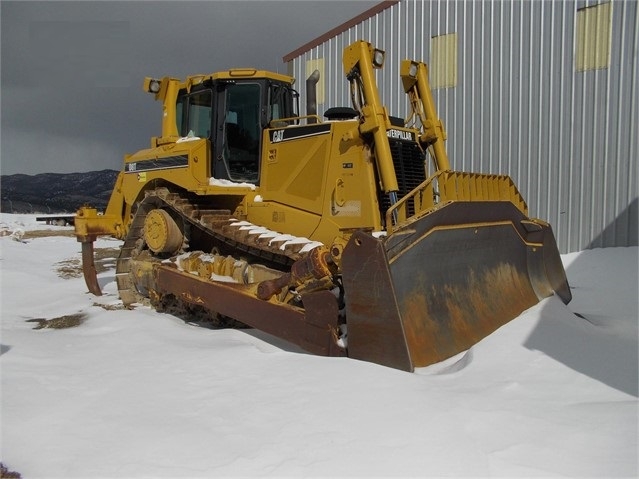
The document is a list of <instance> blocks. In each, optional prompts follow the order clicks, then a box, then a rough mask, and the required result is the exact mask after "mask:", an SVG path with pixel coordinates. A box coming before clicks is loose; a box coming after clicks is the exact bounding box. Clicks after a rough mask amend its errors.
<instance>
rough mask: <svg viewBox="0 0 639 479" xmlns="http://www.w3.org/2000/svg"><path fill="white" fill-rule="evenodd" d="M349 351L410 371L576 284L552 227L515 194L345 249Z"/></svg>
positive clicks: (365, 237) (452, 209)
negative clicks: (514, 199)
mask: <svg viewBox="0 0 639 479" xmlns="http://www.w3.org/2000/svg"><path fill="white" fill-rule="evenodd" d="M342 270H343V282H344V289H345V292H346V297H345V300H346V318H347V322H348V356H349V357H352V358H356V359H362V360H365V361H371V362H374V363H378V364H382V365H386V366H390V367H394V368H397V369H403V370H406V371H413V369H414V368H416V367H424V366H428V365H430V364H433V363H436V362H440V361H442V360H444V359H447V358H449V357H452V356H454V355H455V354H458V353H460V352H462V351H465V350H467V349H468V348H470V347H471V346H472V345H473V344H475V343H477V342H478V341H480V340H481V339H483V338H484V337H486V336H488V335H489V334H491V333H492V332H493V331H495V330H496V329H497V328H499V327H500V326H502V325H504V324H506V323H507V322H509V321H510V320H512V319H514V318H515V317H517V316H518V315H519V314H521V313H522V312H523V311H524V310H526V309H528V308H530V307H531V306H533V305H535V304H536V303H538V302H539V301H540V300H541V299H543V298H544V297H547V296H550V295H552V294H553V293H556V294H557V295H558V296H559V297H561V299H562V300H563V301H564V302H565V303H568V302H569V301H570V299H571V294H570V289H569V286H568V282H567V280H566V276H565V272H564V269H563V266H562V263H561V258H560V255H559V251H558V250H557V245H556V243H555V239H554V236H553V233H552V230H551V228H550V226H549V225H548V224H546V223H544V222H541V221H539V220H530V219H529V218H527V217H526V216H525V215H524V214H523V213H521V212H520V211H519V210H518V209H517V208H516V207H514V206H513V205H512V204H511V203H509V202H452V203H449V204H447V205H444V206H441V207H440V208H438V209H437V210H436V211H434V212H432V213H430V214H427V215H425V216H422V217H421V218H419V219H417V220H415V221H412V222H409V223H408V224H406V225H403V226H401V227H400V228H398V229H397V230H396V231H395V232H394V233H392V234H391V235H390V236H388V237H387V238H381V239H377V238H374V237H373V236H371V235H370V234H367V233H365V232H362V231H359V232H356V233H355V234H354V235H353V236H352V237H351V239H350V241H349V243H348V244H347V246H346V248H345V250H344V254H343V257H342Z"/></svg>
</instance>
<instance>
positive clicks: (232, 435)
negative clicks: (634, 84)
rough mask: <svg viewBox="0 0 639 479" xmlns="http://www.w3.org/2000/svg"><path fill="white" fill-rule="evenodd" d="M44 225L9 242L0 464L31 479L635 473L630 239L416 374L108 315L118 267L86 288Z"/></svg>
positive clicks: (594, 255)
mask: <svg viewBox="0 0 639 479" xmlns="http://www.w3.org/2000/svg"><path fill="white" fill-rule="evenodd" d="M17 228H21V229H22V230H24V231H29V230H33V229H40V230H42V229H50V230H57V231H60V232H63V233H64V232H66V233H67V234H68V233H69V232H70V228H61V227H55V226H45V225H36V224H35V220H34V217H33V216H18V215H7V214H3V215H2V216H1V217H0V234H2V231H5V232H6V231H15V230H16V229H17ZM40 236H42V237H35V238H33V237H31V235H29V234H25V235H24V236H21V235H20V234H18V235H14V236H13V238H12V237H11V236H7V235H5V236H2V237H0V272H1V298H0V300H1V313H2V322H1V326H2V327H1V333H2V335H1V337H0V342H1V344H2V355H1V356H0V373H1V381H2V383H1V385H2V390H1V394H2V396H1V400H2V409H1V415H0V427H1V431H2V443H1V449H0V460H1V461H2V462H3V463H4V464H5V465H6V466H7V467H9V469H12V470H15V471H18V472H20V473H21V474H22V476H23V477H24V478H38V477H65V478H72V477H78V478H79V477H82V478H92V477H101V478H106V477H118V478H122V477H126V478H129V477H130V478H139V477H220V476H234V475H241V476H258V475H260V476H261V475H270V476H331V477H334V476H362V477H368V476H386V475H389V476H420V477H424V476H508V477H521V476H526V477H530V476H573V477H574V476H580V477H581V476H600V477H619V476H629V477H637V475H638V472H639V471H638V465H637V448H638V444H637V442H638V441H637V424H638V402H637V401H638V392H637V389H638V386H637V382H638V380H637V376H638V374H637V370H638V366H637V364H638V355H637V323H638V318H639V312H638V304H637V301H638V300H637V290H638V280H637V275H638V259H637V252H638V250H637V248H612V249H604V250H590V251H583V252H580V253H575V254H569V255H564V256H563V257H562V258H563V260H564V263H565V266H566V270H567V273H568V279H569V282H570V284H571V286H572V288H573V289H572V292H573V296H574V299H573V301H572V303H571V304H570V305H569V306H568V307H566V306H564V305H563V303H561V301H559V300H558V299H557V298H554V297H553V298H548V299H546V300H544V301H542V302H541V303H540V304H538V305H537V306H535V307H533V308H531V309H530V310H528V311H526V312H524V313H523V314H522V315H521V316H520V317H519V318H517V319H516V320H514V321H512V322H510V323H508V324H507V325H505V326H503V327H502V328H500V329H499V330H498V331H496V332H495V333H494V334H492V335H491V336H489V337H488V338H486V339H485V340H483V341H481V342H480V343H479V344H477V345H475V346H474V347H473V348H471V349H470V350H469V351H467V352H465V353H462V354H460V355H458V356H456V357H455V358H452V359H450V360H448V361H446V362H445V363H441V364H437V365H434V366H431V367H428V368H423V369H419V370H418V371H417V372H416V373H414V374H409V373H405V372H401V371H396V370H393V369H389V368H385V367H381V366H377V365H374V364H369V363H365V362H360V361H355V360H352V359H346V358H323V357H315V356H311V355H308V354H305V353H303V352H301V351H299V350H297V349H295V348H294V347H289V346H287V345H286V344H284V343H282V342H280V341H278V340H276V339H274V338H271V337H268V336H266V335H264V334H261V333H259V332H256V331H253V330H210V329H203V328H199V327H196V326H192V325H189V324H186V323H184V322H183V321H181V320H179V319H176V318H174V317H172V316H169V315H165V314H159V313H155V312H154V311H152V310H150V309H147V308H144V307H139V308H137V309H135V310H123V309H119V308H118V304H119V302H118V299H117V292H116V288H115V283H114V282H113V276H114V273H113V269H110V270H108V271H106V272H104V273H102V274H101V275H100V281H101V283H102V284H103V285H104V289H105V292H106V293H107V294H106V296H103V297H102V298H96V297H94V296H93V295H91V294H89V293H87V292H86V287H85V285H84V281H83V279H82V278H81V277H74V274H75V273H77V271H78V265H79V260H80V247H79V244H78V243H77V242H76V241H75V239H74V238H73V237H70V236H43V235H40ZM20 239H21V241H17V240H20ZM119 244H120V243H119V242H117V241H114V240H107V239H103V240H100V241H99V242H98V244H97V245H96V246H97V247H99V248H108V247H118V246H119ZM573 312H575V313H579V314H580V315H581V317H580V316H577V315H575V314H573ZM61 316H69V317H70V318H67V319H70V320H72V319H77V320H78V321H79V322H80V324H79V325H78V326H76V327H71V328H67V329H51V328H42V329H34V327H38V326H39V325H47V323H45V322H44V320H47V319H53V318H58V317H61ZM32 319H40V320H41V321H40V322H38V321H36V322H32V321H29V320H32Z"/></svg>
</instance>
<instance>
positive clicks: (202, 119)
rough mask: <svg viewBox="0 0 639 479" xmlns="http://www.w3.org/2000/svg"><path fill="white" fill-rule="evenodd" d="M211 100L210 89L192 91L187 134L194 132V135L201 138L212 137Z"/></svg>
mask: <svg viewBox="0 0 639 479" xmlns="http://www.w3.org/2000/svg"><path fill="white" fill-rule="evenodd" d="M211 100H212V94H211V91H210V90H205V91H201V92H198V93H192V94H191V95H190V96H189V113H188V124H187V128H186V133H187V135H188V134H189V133H190V132H193V135H195V136H199V137H200V138H210V137H211V125H212V123H211V110H212V107H211ZM183 136H185V135H183Z"/></svg>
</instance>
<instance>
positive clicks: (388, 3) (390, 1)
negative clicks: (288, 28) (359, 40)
mask: <svg viewBox="0 0 639 479" xmlns="http://www.w3.org/2000/svg"><path fill="white" fill-rule="evenodd" d="M399 1H400V0H384V1H382V2H381V3H379V4H377V5H375V6H374V7H371V8H369V9H368V10H366V11H365V12H362V13H360V14H359V15H357V16H356V17H354V18H351V19H350V20H348V21H347V22H344V23H342V24H341V25H339V26H337V27H335V28H333V29H332V30H329V31H328V32H326V33H325V34H323V35H321V36H319V37H317V38H316V39H315V40H311V41H310V42H308V43H306V44H304V45H302V46H301V47H299V48H298V49H296V50H293V51H292V52H291V53H288V54H286V55H284V57H283V58H282V60H284V63H287V62H290V61H291V60H292V59H293V58H296V57H298V56H300V55H302V54H303V53H306V52H307V51H309V50H311V49H313V48H315V47H316V46H318V45H321V44H322V43H324V42H325V41H326V40H329V39H331V38H333V37H336V36H337V35H339V34H340V33H343V32H345V31H346V30H348V29H349V28H351V27H354V26H355V25H357V24H358V23H361V22H363V21H364V20H368V19H369V18H371V17H373V16H375V15H377V14H378V13H380V12H383V11H384V10H386V9H387V8H390V7H392V6H393V5H396V4H398V3H399Z"/></svg>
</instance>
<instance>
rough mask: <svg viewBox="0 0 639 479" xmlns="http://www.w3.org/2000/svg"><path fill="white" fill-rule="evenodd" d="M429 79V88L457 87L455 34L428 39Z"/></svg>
mask: <svg viewBox="0 0 639 479" xmlns="http://www.w3.org/2000/svg"><path fill="white" fill-rule="evenodd" d="M429 79H430V86H431V88H452V87H456V86H457V33H448V34H446V35H437V36H434V37H432V38H431V39H430V65H429Z"/></svg>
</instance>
